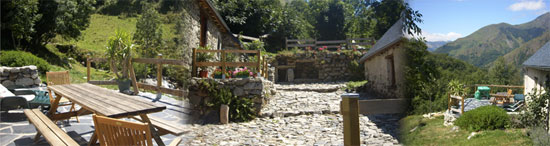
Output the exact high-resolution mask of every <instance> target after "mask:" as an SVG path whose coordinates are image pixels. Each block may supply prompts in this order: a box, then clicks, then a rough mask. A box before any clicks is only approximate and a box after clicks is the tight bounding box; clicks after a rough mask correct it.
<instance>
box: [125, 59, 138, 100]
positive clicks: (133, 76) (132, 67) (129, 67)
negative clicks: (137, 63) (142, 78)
mask: <svg viewBox="0 0 550 146" xmlns="http://www.w3.org/2000/svg"><path fill="white" fill-rule="evenodd" d="M128 69H129V70H130V79H131V80H132V86H133V87H134V95H138V94H139V89H138V88H139V87H138V85H137V78H136V72H135V71H134V63H132V58H130V66H128Z"/></svg>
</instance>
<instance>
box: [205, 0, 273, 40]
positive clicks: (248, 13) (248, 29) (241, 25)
mask: <svg viewBox="0 0 550 146" xmlns="http://www.w3.org/2000/svg"><path fill="white" fill-rule="evenodd" d="M214 3H215V5H216V8H217V10H218V12H219V13H220V15H221V16H222V17H223V19H224V20H225V22H226V23H227V25H228V26H229V28H231V31H233V33H242V34H243V35H247V36H254V37H256V36H260V35H264V34H267V33H271V32H272V31H273V30H274V28H276V27H277V24H279V23H280V21H281V20H280V19H278V18H280V17H277V15H279V14H280V13H281V11H282V5H281V3H280V2H279V1H274V0H214Z"/></svg>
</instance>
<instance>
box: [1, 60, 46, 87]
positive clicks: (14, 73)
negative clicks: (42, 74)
mask: <svg viewBox="0 0 550 146" xmlns="http://www.w3.org/2000/svg"><path fill="white" fill-rule="evenodd" d="M40 82H41V81H40V78H39V77H38V68H37V67H36V66H34V65H31V66H23V67H5V66H2V67H0V83H2V85H3V86H4V87H5V86H10V85H23V86H29V87H36V86H39V85H40Z"/></svg>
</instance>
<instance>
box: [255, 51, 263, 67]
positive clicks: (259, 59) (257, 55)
mask: <svg viewBox="0 0 550 146" xmlns="http://www.w3.org/2000/svg"><path fill="white" fill-rule="evenodd" d="M256 53H257V54H256V59H257V60H258V61H257V63H258V64H257V65H256V70H257V71H258V72H260V70H261V68H260V61H261V58H260V55H261V54H262V52H261V51H260V50H258V51H257V52H256Z"/></svg>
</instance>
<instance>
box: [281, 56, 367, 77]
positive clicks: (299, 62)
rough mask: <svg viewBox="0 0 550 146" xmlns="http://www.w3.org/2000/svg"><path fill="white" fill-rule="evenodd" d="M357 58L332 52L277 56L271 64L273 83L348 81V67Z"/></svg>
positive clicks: (357, 57)
mask: <svg viewBox="0 0 550 146" xmlns="http://www.w3.org/2000/svg"><path fill="white" fill-rule="evenodd" d="M359 57H361V56H360V55H354V54H353V53H349V54H347V53H334V52H315V53H298V54H294V55H292V56H286V55H278V56H277V57H276V58H275V61H273V63H272V64H273V65H274V66H275V81H276V82H298V83H300V82H326V81H345V80H349V78H350V74H351V73H350V71H349V65H350V63H351V62H352V61H354V60H357V59H359Z"/></svg>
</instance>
